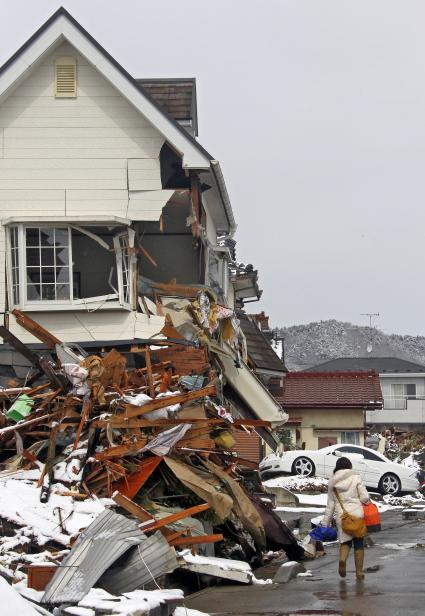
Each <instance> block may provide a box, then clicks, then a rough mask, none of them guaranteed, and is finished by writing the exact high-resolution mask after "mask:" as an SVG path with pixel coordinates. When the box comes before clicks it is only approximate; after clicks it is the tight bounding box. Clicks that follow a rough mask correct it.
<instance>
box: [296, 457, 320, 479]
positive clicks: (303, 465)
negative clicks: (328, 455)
mask: <svg viewBox="0 0 425 616" xmlns="http://www.w3.org/2000/svg"><path fill="white" fill-rule="evenodd" d="M315 472H316V468H315V466H314V464H313V462H312V461H311V460H310V458H306V457H304V456H301V457H299V458H297V459H296V460H294V463H293V465H292V474H293V475H299V476H300V477H313V476H314V474H315Z"/></svg>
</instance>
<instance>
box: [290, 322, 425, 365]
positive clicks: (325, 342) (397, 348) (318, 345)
mask: <svg viewBox="0 0 425 616" xmlns="http://www.w3.org/2000/svg"><path fill="white" fill-rule="evenodd" d="M279 331H280V332H281V334H282V335H283V336H284V338H285V362H286V365H287V366H288V368H289V369H290V370H304V369H305V368H309V367H310V366H314V365H315V364H319V363H321V362H324V361H327V360H329V359H335V358H337V357H365V356H367V355H369V353H368V350H367V349H368V345H369V344H371V345H372V352H371V353H370V355H374V356H378V357H400V358H402V359H409V360H410V361H417V362H419V363H421V364H424V365H425V336H399V335H395V334H390V335H389V334H384V333H383V332H381V331H380V330H379V329H376V328H370V327H362V326H360V325H353V324H352V323H343V322H341V321H334V320H331V321H319V322H315V323H308V324H307V325H293V326H292V327H283V328H279Z"/></svg>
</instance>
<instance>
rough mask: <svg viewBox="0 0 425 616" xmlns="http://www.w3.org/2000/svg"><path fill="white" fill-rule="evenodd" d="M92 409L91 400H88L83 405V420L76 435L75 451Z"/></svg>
mask: <svg viewBox="0 0 425 616" xmlns="http://www.w3.org/2000/svg"><path fill="white" fill-rule="evenodd" d="M90 409H91V400H90V399H89V400H87V401H86V403H85V404H84V406H83V410H82V411H81V420H80V423H79V425H78V428H77V434H76V435H75V442H74V447H73V451H75V450H76V449H77V447H78V442H79V440H80V436H81V432H82V431H83V427H84V424H85V423H86V419H87V415H88V414H89V411H90Z"/></svg>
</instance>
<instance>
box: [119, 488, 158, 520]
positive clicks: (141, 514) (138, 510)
mask: <svg viewBox="0 0 425 616" xmlns="http://www.w3.org/2000/svg"><path fill="white" fill-rule="evenodd" d="M112 500H113V501H115V502H116V504H117V505H119V506H120V507H122V508H123V509H125V510H126V511H128V513H131V515H134V517H136V518H137V519H138V520H140V521H141V522H148V521H149V522H156V520H155V518H154V517H153V516H152V515H151V514H150V513H148V512H147V511H146V509H143V507H140V505H138V504H137V503H134V502H133V501H132V500H131V499H129V498H127V497H126V496H124V495H123V494H120V493H119V492H114V493H113V494H112Z"/></svg>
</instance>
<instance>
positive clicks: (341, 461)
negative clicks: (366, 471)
mask: <svg viewBox="0 0 425 616" xmlns="http://www.w3.org/2000/svg"><path fill="white" fill-rule="evenodd" d="M346 468H353V465H352V464H351V462H350V460H349V459H348V458H338V460H337V461H336V464H335V468H334V473H336V472H337V471H342V470H344V469H346Z"/></svg>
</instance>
